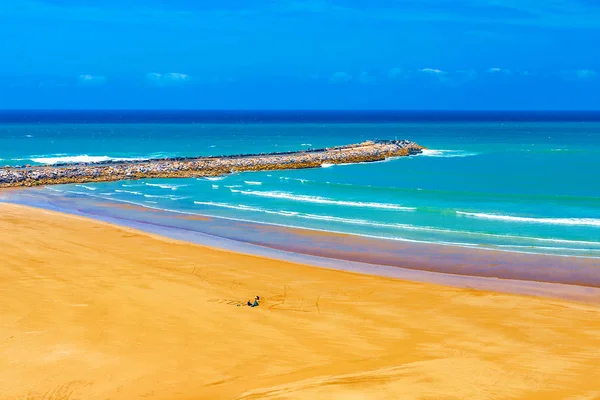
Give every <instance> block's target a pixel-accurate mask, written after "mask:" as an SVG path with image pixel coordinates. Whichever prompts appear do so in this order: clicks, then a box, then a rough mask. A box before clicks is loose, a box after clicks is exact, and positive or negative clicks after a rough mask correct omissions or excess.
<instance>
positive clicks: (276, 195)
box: [230, 189, 416, 211]
mask: <svg viewBox="0 0 600 400" xmlns="http://www.w3.org/2000/svg"><path fill="white" fill-rule="evenodd" d="M230 190H231V191H232V192H233V193H241V194H244V195H249V196H258V197H268V198H273V199H284V200H292V201H299V202H303V203H316V204H330V205H338V206H347V207H360V208H378V209H386V210H397V211H415V210H416V208H415V207H404V206H400V205H398V204H386V203H371V202H359V201H346V200H332V199H328V198H325V197H319V196H305V195H296V194H293V193H287V192H261V191H255V190H234V189H230Z"/></svg>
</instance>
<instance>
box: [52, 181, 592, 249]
mask: <svg viewBox="0 0 600 400" xmlns="http://www.w3.org/2000/svg"><path fill="white" fill-rule="evenodd" d="M47 189H49V190H53V189H52V188H50V187H47ZM56 191H58V192H60V191H59V190H56ZM86 195H87V196H91V197H97V198H101V199H105V200H112V201H117V202H120V203H127V204H134V205H138V206H141V207H146V208H149V209H153V210H158V211H167V212H173V213H177V214H184V215H203V216H211V215H209V214H198V213H194V212H188V211H181V210H173V209H168V208H162V207H153V206H149V205H148V204H140V203H137V202H134V201H128V200H122V199H114V198H113V199H106V198H104V197H102V196H96V195H93V194H91V193H88V194H86ZM198 203H200V202H198ZM215 204H224V203H215ZM238 207H239V206H238ZM280 213H281V212H280ZM215 217H217V218H221V219H225V220H230V221H241V222H250V223H256V224H259V225H270V226H280V227H285V228H297V229H307V228H306V227H303V226H295V225H286V224H278V223H273V222H263V221H254V220H248V219H243V218H231V217H224V216H215ZM308 229H309V230H312V231H317V232H328V233H340V234H348V232H342V231H336V230H325V229H318V228H308ZM352 234H353V235H357V236H362V237H370V238H375V239H382V240H394V241H402V242H413V243H431V244H440V245H444V246H448V245H450V246H459V247H470V248H472V247H477V248H478V249H480V250H486V251H505V252H510V253H523V254H531V252H528V251H516V250H502V249H499V248H486V247H480V246H479V245H478V244H474V243H455V242H444V241H433V242H429V241H422V240H412V239H407V238H403V237H388V236H377V235H369V234H364V233H352ZM498 236H501V235H498ZM549 240H554V239H549ZM559 241H560V240H559ZM584 243H585V242H584ZM592 243H594V242H592ZM542 254H544V253H542ZM552 254H553V255H555V256H560V257H574V258H598V259H600V257H594V256H587V255H586V256H576V255H562V254H554V253H552Z"/></svg>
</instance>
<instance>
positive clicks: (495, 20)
mask: <svg viewBox="0 0 600 400" xmlns="http://www.w3.org/2000/svg"><path fill="white" fill-rule="evenodd" d="M0 38H1V39H0V56H1V57H2V58H1V60H2V62H0V108H186V109H194V108H197V109H515V110H516V109H600V55H599V54H600V0H387V1H384V0H364V1H356V0H355V1H351V0H307V1H300V0H263V1H258V0H246V1H243V0H221V1H212V2H208V1H202V0H196V1H192V0H145V1H138V0H87V1H86V0H0Z"/></svg>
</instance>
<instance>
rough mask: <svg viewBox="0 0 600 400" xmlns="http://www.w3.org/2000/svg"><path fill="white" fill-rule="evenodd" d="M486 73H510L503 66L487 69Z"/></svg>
mask: <svg viewBox="0 0 600 400" xmlns="http://www.w3.org/2000/svg"><path fill="white" fill-rule="evenodd" d="M488 73H490V74H506V75H510V74H512V72H511V71H510V69H504V68H490V69H488Z"/></svg>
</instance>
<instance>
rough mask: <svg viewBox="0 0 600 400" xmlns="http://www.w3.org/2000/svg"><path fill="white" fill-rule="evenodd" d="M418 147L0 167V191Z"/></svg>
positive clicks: (298, 163) (316, 161)
mask: <svg viewBox="0 0 600 400" xmlns="http://www.w3.org/2000/svg"><path fill="white" fill-rule="evenodd" d="M422 149H423V147H421V146H419V145H418V144H416V143H414V142H411V141H408V140H377V141H366V142H363V143H358V144H351V145H346V146H338V147H331V148H326V149H316V150H305V151H297V152H286V153H268V154H245V155H230V156H219V157H195V158H165V159H153V160H144V161H112V162H102V163H77V164H62V165H53V166H34V167H32V166H24V167H5V168H1V169H0V187H23V186H40V185H55V184H66V183H86V182H105V181H117V180H130V179H143V178H188V177H206V176H219V175H225V174H230V173H234V172H243V171H265V170H280V169H301V168H318V167H320V166H322V165H323V164H351V163H361V162H373V161H382V160H385V159H386V158H390V157H402V156H409V155H413V154H418V153H420V152H421V151H422Z"/></svg>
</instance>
